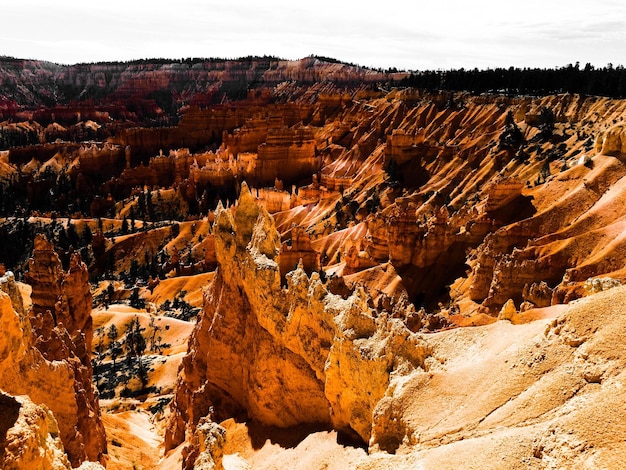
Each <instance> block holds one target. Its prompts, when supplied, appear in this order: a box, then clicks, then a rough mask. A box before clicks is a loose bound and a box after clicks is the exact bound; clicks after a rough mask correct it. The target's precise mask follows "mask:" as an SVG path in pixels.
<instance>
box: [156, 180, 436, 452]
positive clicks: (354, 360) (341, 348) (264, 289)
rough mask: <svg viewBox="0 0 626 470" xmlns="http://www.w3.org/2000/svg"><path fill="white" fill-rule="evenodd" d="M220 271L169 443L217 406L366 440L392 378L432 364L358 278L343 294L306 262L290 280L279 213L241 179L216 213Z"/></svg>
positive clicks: (225, 412) (218, 411)
mask: <svg viewBox="0 0 626 470" xmlns="http://www.w3.org/2000/svg"><path fill="white" fill-rule="evenodd" d="M213 231H214V234H215V245H216V255H217V261H218V270H217V274H216V276H215V280H214V282H213V283H212V284H211V286H210V288H209V290H208V292H207V294H206V298H205V306H204V311H203V313H202V316H201V318H200V320H199V322H198V325H197V327H196V329H195V330H194V333H193V335H192V338H191V340H190V343H189V352H188V354H187V356H186V357H185V359H184V361H183V365H182V368H181V378H180V380H179V383H178V387H177V392H176V398H175V401H174V404H173V407H172V411H173V419H172V420H171V423H170V427H169V429H168V432H167V436H166V445H167V446H168V447H173V446H175V445H177V444H179V443H180V442H182V440H183V439H184V438H185V435H186V434H185V433H186V432H193V429H194V428H195V427H196V425H197V423H198V422H199V420H200V419H201V418H202V417H203V416H205V415H207V414H208V413H209V410H210V409H212V410H213V411H214V413H215V416H216V417H218V418H225V417H230V416H238V415H241V414H243V415H244V416H247V417H248V418H250V419H252V420H255V421H259V422H261V423H264V424H267V425H273V426H279V427H290V426H296V425H298V424H302V423H310V424H318V425H321V426H332V427H334V428H336V429H339V430H341V431H344V432H347V433H349V434H352V435H354V436H358V438H360V439H361V440H363V441H364V442H369V440H370V436H371V429H372V412H373V410H374V409H375V407H376V406H377V404H378V402H379V401H380V400H381V399H382V397H383V396H384V395H385V393H386V391H387V389H388V387H389V386H390V383H391V382H392V377H394V376H397V375H401V374H402V373H404V372H407V371H410V370H414V369H415V368H423V367H425V366H424V361H425V360H426V358H427V357H428V355H429V350H428V348H427V347H426V346H425V345H424V344H423V342H422V340H421V339H420V338H419V336H417V335H415V334H413V333H411V332H410V331H409V330H408V329H407V328H406V326H405V325H404V324H403V323H402V322H401V321H400V320H397V319H392V318H389V317H388V316H387V315H386V314H383V315H377V314H376V312H375V311H374V310H372V309H370V308H369V307H368V298H367V295H366V294H365V293H364V291H363V290H362V289H357V290H356V291H355V292H354V293H352V294H351V295H349V296H348V297H347V298H342V297H341V296H339V295H334V294H332V293H330V292H329V291H328V288H327V286H326V285H325V284H324V283H323V282H322V281H321V280H320V277H319V274H318V273H317V272H313V273H312V274H311V275H310V276H308V275H307V274H306V272H305V271H304V269H303V267H302V265H299V266H298V267H297V269H296V270H294V271H292V272H290V273H288V274H287V276H286V277H287V287H286V288H282V287H281V277H280V269H279V265H280V254H279V248H280V238H279V236H278V233H277V232H276V229H275V226H274V221H273V219H272V217H271V216H270V215H269V214H268V213H267V212H266V211H265V210H264V209H263V208H262V207H259V206H258V205H257V204H255V202H254V200H253V198H252V196H251V194H250V193H249V191H248V189H247V186H245V185H244V186H243V187H242V191H241V196H240V198H239V201H238V204H237V205H236V207H234V208H233V210H232V211H231V210H226V209H223V208H222V207H219V208H218V210H217V212H216V215H215V225H214V228H213Z"/></svg>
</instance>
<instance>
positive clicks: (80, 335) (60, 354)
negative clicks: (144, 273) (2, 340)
mask: <svg viewBox="0 0 626 470" xmlns="http://www.w3.org/2000/svg"><path fill="white" fill-rule="evenodd" d="M29 267H30V270H29V272H28V273H27V275H26V280H27V281H28V282H29V283H30V284H31V286H32V301H33V308H32V312H31V313H30V318H27V317H26V316H22V319H21V325H22V327H21V333H19V332H18V333H19V334H20V335H21V337H22V339H21V341H22V342H23V343H24V349H25V353H24V356H22V357H14V359H13V361H11V362H12V363H13V364H12V365H8V366H9V369H8V371H7V373H6V374H5V375H4V378H5V379H6V382H5V383H3V384H0V387H2V388H4V390H6V391H8V392H10V393H17V394H28V395H29V396H30V397H31V398H32V399H33V401H34V402H35V403H44V404H46V405H47V406H48V407H49V408H50V409H51V410H52V412H53V413H54V415H55V417H56V418H57V420H58V422H59V430H60V437H61V440H62V442H63V445H64V447H65V450H66V451H67V454H68V457H69V460H70V462H71V463H72V465H77V464H79V463H80V462H82V461H83V460H92V461H98V460H101V459H102V456H103V453H105V452H106V441H105V436H104V427H103V426H102V423H101V421H100V410H99V405H98V395H97V391H96V390H95V387H94V385H93V384H92V380H91V376H92V368H91V360H90V352H91V340H92V336H93V329H92V323H91V294H90V291H89V282H88V272H87V267H86V266H85V264H84V263H82V261H81V260H80V257H79V256H78V255H77V254H75V255H73V256H72V259H71V261H70V269H69V271H67V272H65V271H64V270H63V268H62V266H61V262H60V260H59V257H58V256H57V254H56V252H55V251H54V247H53V246H52V244H51V243H49V242H48V241H47V240H46V239H45V237H44V236H42V235H38V236H37V237H36V239H35V249H34V251H33V257H32V259H31V260H30V262H29ZM18 309H19V306H18V307H17V308H16V309H15V310H18ZM31 327H32V330H33V337H32V338H31V337H30V334H31V333H30V330H31ZM27 364H30V365H29V366H27ZM24 367H27V368H32V372H29V373H27V374H22V373H20V372H18V371H20V370H23V368H24ZM37 368H39V371H38V372H35V371H36V370H37ZM13 374H18V376H19V378H16V377H13Z"/></svg>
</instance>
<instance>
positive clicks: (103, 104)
mask: <svg viewBox="0 0 626 470" xmlns="http://www.w3.org/2000/svg"><path fill="white" fill-rule="evenodd" d="M405 76H406V74H403V73H401V72H393V73H392V72H391V71H387V72H385V71H378V70H371V69H366V68H362V67H358V66H353V65H348V64H342V63H338V62H336V61H329V60H327V59H324V58H319V57H313V56H312V57H308V58H305V59H302V60H300V61H284V60H280V59H275V58H268V57H265V58H245V59H239V60H234V61H220V60H217V59H211V60H209V59H207V60H204V61H203V60H200V59H197V60H196V59H194V60H188V61H179V62H171V61H165V60H155V61H137V62H133V63H102V64H78V65H73V66H62V65H56V64H50V63H45V62H37V61H22V60H17V59H8V58H4V59H0V183H1V184H0V190H1V192H0V237H1V240H2V243H0V263H4V264H3V265H2V268H1V269H0V322H1V323H2V325H3V330H4V331H5V332H6V334H5V335H4V337H3V339H0V372H1V373H0V380H1V382H0V403H2V407H1V408H0V462H2V465H1V466H2V468H16V469H17V468H35V467H37V468H55V469H56V468H84V469H87V468H94V469H96V468H102V467H101V466H105V467H106V468H109V469H125V468H145V469H148V468H150V469H162V470H165V469H171V468H184V469H192V468H198V469H213V468H214V469H221V468H225V469H235V468H237V469H239V468H265V469H269V468H310V469H316V468H360V469H375V468H389V467H391V466H393V467H395V468H401V469H402V468H422V467H423V468H459V466H463V467H464V468H581V467H582V468H619V467H620V462H621V461H622V460H623V458H624V454H625V452H626V450H625V449H624V446H623V441H624V435H625V431H624V429H623V425H622V422H623V421H624V418H625V415H626V410H625V408H624V406H623V403H624V397H623V396H622V393H623V392H622V388H623V384H624V365H625V359H624V357H625V356H624V354H622V349H623V347H622V343H623V342H622V341H621V339H620V338H621V336H622V335H623V332H624V328H625V325H626V311H625V310H624V308H623V307H622V304H623V302H622V299H623V296H624V295H625V291H624V289H626V288H625V287H622V284H623V280H624V278H625V277H626V276H625V273H624V269H625V268H624V266H626V250H625V249H624V243H625V242H624V237H623V233H624V227H625V226H624V224H626V219H625V216H624V213H623V210H622V208H623V207H624V204H625V202H626V199H625V198H626V145H625V142H626V137H625V135H626V125H625V124H624V115H625V113H626V101H624V100H617V99H611V98H604V97H597V96H583V95H574V94H561V95H551V96H522V95H511V94H509V95H504V94H498V93H489V94H487V93H485V94H480V95H477V94H470V93H464V92H448V91H445V90H441V91H438V92H432V91H426V90H418V89H413V88H408V87H405V86H402V82H401V80H402V79H403V78H405Z"/></svg>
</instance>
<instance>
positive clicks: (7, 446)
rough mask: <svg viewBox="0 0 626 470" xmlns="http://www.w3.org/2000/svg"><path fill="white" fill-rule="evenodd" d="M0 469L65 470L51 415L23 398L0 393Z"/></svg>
mask: <svg viewBox="0 0 626 470" xmlns="http://www.w3.org/2000/svg"><path fill="white" fill-rule="evenodd" d="M0 468H3V469H7V470H8V469H11V470H30V469H34V468H41V469H50V470H61V469H64V470H69V469H70V468H72V467H71V465H70V462H69V461H68V459H67V456H66V455H65V452H64V451H63V444H62V443H61V439H60V438H59V428H58V424H57V421H56V419H55V418H54V415H53V414H52V412H51V411H50V410H49V409H48V408H47V407H46V406H45V405H42V406H37V405H35V404H34V403H33V402H32V401H31V400H30V398H28V397H27V396H20V397H12V396H10V395H5V394H3V393H2V392H0Z"/></svg>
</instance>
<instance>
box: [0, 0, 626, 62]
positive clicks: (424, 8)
mask: <svg viewBox="0 0 626 470" xmlns="http://www.w3.org/2000/svg"><path fill="white" fill-rule="evenodd" d="M2 3H3V4H2V5H1V6H0V55H11V56H15V57H20V58H32V59H42V60H50V61H53V62H58V63H66V64H69V63H76V62H88V61H100V60H127V59H137V58H150V57H167V58H183V57H227V58H233V57H240V56H246V55H275V56H279V57H284V58H287V59H298V58H302V57H305V56H307V55H310V54H317V55H325V56H329V57H334V58H337V59H340V60H344V61H348V62H354V63H357V64H360V65H367V66H373V67H385V68H386V67H398V68H402V69H411V70H415V69H449V68H458V67H466V68H468V67H472V68H473V67H479V68H481V67H495V66H505V67H508V66H510V65H514V66H520V67H523V66H541V67H552V66H562V65H566V64H568V63H574V62H576V61H580V62H581V64H583V65H584V64H585V63H587V62H591V63H592V64H594V65H596V66H602V65H606V64H607V63H609V62H611V63H613V64H614V65H619V64H623V65H626V2H624V1H623V0H615V1H614V0H594V1H591V0H578V1H576V0H573V1H572V0H556V1H552V0H518V1H516V2H509V1H507V0H475V1H467V0H428V1H425V0H416V1H410V0H403V1H401V0H377V1H375V2H374V1H370V0H362V1H360V2H356V1H354V2H353V1H342V0H315V1H307V2H298V1H297V0H291V1H285V0H258V1H255V0H244V1H230V2H229V1H228V0H221V1H219V2H217V1H215V0H208V1H202V0H168V1H167V2H166V1H161V0H152V1H135V0H108V1H93V0H57V1H55V0H14V1H9V2H2Z"/></svg>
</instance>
